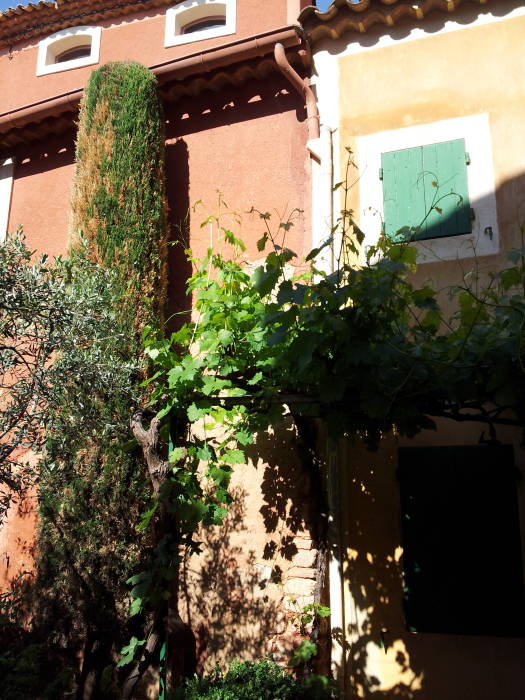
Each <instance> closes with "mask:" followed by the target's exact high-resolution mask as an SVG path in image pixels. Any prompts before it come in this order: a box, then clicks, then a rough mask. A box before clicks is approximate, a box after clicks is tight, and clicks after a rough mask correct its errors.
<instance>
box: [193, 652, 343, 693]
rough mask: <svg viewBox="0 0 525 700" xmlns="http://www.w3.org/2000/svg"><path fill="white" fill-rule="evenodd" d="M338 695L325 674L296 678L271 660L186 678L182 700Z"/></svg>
mask: <svg viewBox="0 0 525 700" xmlns="http://www.w3.org/2000/svg"><path fill="white" fill-rule="evenodd" d="M333 697H336V695H335V689H334V686H333V684H332V683H331V682H330V681H329V680H328V679H327V678H325V677H324V676H310V677H308V678H304V679H296V678H294V677H293V676H291V675H290V674H289V673H287V672H286V670H285V669H283V668H282V667H281V666H278V665H277V664H276V663H274V662H273V661H270V660H265V661H257V662H244V663H239V662H233V663H232V664H231V666H230V668H229V669H228V671H227V672H226V673H225V674H222V673H220V671H215V672H214V673H212V674H211V675H210V676H207V677H205V678H197V677H195V678H192V679H191V680H189V681H187V682H186V686H185V689H184V692H183V693H182V694H181V695H179V698H180V700H329V698H333Z"/></svg>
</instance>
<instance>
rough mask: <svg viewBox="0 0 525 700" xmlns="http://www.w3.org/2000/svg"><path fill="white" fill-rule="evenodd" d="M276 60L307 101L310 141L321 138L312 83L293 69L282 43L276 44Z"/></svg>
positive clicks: (280, 68)
mask: <svg viewBox="0 0 525 700" xmlns="http://www.w3.org/2000/svg"><path fill="white" fill-rule="evenodd" d="M274 58H275V63H276V64H277V67H278V68H279V70H280V71H281V73H282V74H283V75H284V77H285V78H286V79H287V80H288V82H289V83H291V85H293V87H294V88H295V90H296V91H297V92H298V93H299V94H300V95H302V96H303V98H304V100H305V103H306V118H307V121H308V138H309V140H311V139H317V138H319V136H320V128H319V110H318V109H317V100H316V99H315V94H314V91H313V90H312V88H311V87H310V81H309V80H308V78H301V76H300V75H299V73H297V71H296V70H295V69H294V68H292V66H291V64H290V62H289V61H288V58H287V57H286V52H285V50H284V46H283V45H282V44H280V43H277V44H275V48H274Z"/></svg>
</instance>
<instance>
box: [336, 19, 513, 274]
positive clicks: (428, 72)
mask: <svg viewBox="0 0 525 700" xmlns="http://www.w3.org/2000/svg"><path fill="white" fill-rule="evenodd" d="M459 17H460V16H459V13H458V16H457V17H456V15H454V16H453V19H457V18H458V19H459ZM524 37H525V17H514V18H512V19H508V20H503V21H498V22H494V23H492V24H487V25H483V26H477V27H468V28H465V29H462V30H459V31H453V32H450V33H443V34H437V35H435V36H433V35H432V34H427V35H426V36H425V37H424V38H422V39H419V40H414V41H406V42H396V43H394V44H393V45H390V46H387V47H385V48H376V49H374V50H369V51H363V52H361V53H357V54H353V55H348V56H343V57H342V58H340V59H339V67H340V100H341V102H340V114H341V123H340V138H339V142H340V144H341V154H340V159H341V167H342V168H343V166H344V163H345V161H346V151H345V150H344V147H345V146H350V147H351V148H353V150H354V152H355V151H357V139H358V138H359V137H361V136H365V135H368V134H373V133H377V132H382V131H387V130H392V129H401V128H404V127H409V126H416V125H421V124H428V123H432V122H437V121H441V120H445V119H453V118H456V117H464V116H468V115H474V114H483V113H486V114H488V116H489V123H490V131H491V140H492V152H493V158H494V174H495V183H494V184H495V188H496V200H497V215H498V222H499V228H500V234H501V238H500V251H501V250H508V249H509V248H513V247H519V246H521V239H520V231H519V226H520V224H521V222H522V221H523V220H524V219H525V129H523V127H522V124H523V119H524V116H525V53H524V52H523V50H522V44H523V38H524ZM342 172H344V170H342ZM357 196H358V189H357V188H356V190H354V201H353V203H354V206H355V209H356V211H357V212H359V211H361V209H362V208H363V207H365V206H367V205H368V204H369V203H367V202H366V201H364V199H362V201H359V200H358V198H357ZM492 262H495V261H492ZM425 273H426V275H431V276H432V278H433V279H435V280H436V282H437V283H438V284H440V283H441V282H443V283H447V282H448V283H449V284H450V274H451V267H450V266H449V265H444V264H443V263H438V264H436V265H433V264H429V265H425Z"/></svg>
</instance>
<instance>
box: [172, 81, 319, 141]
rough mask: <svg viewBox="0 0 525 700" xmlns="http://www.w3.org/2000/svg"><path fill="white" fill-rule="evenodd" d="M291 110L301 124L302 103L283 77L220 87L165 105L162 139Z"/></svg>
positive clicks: (302, 118) (303, 112) (303, 108)
mask: <svg viewBox="0 0 525 700" xmlns="http://www.w3.org/2000/svg"><path fill="white" fill-rule="evenodd" d="M291 110H295V112H296V115H297V120H298V121H299V122H304V121H305V119H306V112H305V106H304V100H302V98H301V96H300V95H298V94H297V93H296V92H295V91H292V89H291V87H290V84H289V83H287V81H286V80H285V78H284V77H283V76H281V75H277V74H273V75H272V76H271V79H268V80H264V81H263V80H249V81H247V82H245V83H243V84H242V85H239V86H236V85H224V86H221V90H220V91H217V92H212V91H211V90H204V91H203V92H201V93H200V94H198V95H195V96H193V95H185V96H183V97H180V98H179V99H178V100H177V101H176V102H173V103H170V102H168V103H167V104H166V107H165V111H166V118H167V123H166V136H167V138H168V139H173V138H178V137H181V136H186V135H188V134H195V133H198V132H200V131H207V130H209V129H215V128H218V127H223V126H228V125H231V124H237V123H241V122H244V121H249V120H253V119H261V118H263V117H268V116H271V115H274V114H281V113H282V112H288V111H291Z"/></svg>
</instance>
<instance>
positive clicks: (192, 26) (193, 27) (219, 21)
mask: <svg viewBox="0 0 525 700" xmlns="http://www.w3.org/2000/svg"><path fill="white" fill-rule="evenodd" d="M224 26H226V18H225V17H206V19H197V20H195V21H194V22H188V24H185V25H184V27H182V32H181V33H182V34H193V32H200V31H202V30H203V29H215V28H216V27H224Z"/></svg>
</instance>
